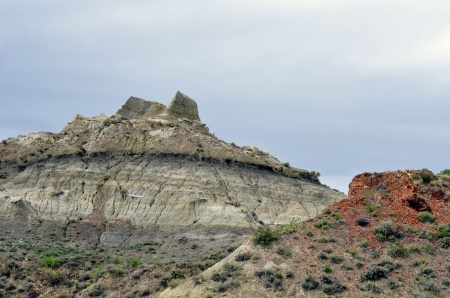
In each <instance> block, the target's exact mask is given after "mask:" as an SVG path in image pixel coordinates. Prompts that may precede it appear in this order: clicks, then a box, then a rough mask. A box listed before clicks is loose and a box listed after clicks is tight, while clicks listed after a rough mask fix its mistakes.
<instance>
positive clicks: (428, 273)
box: [417, 267, 436, 278]
mask: <svg viewBox="0 0 450 298" xmlns="http://www.w3.org/2000/svg"><path fill="white" fill-rule="evenodd" d="M417 275H418V276H425V277H429V278H435V277H436V273H435V272H434V270H433V269H432V268H429V267H422V268H419V270H418V271H417Z"/></svg>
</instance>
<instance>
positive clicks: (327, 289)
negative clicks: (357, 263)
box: [320, 274, 347, 295]
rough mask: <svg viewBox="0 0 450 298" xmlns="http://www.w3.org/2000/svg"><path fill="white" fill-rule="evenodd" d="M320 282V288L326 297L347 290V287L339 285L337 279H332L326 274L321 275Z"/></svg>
mask: <svg viewBox="0 0 450 298" xmlns="http://www.w3.org/2000/svg"><path fill="white" fill-rule="evenodd" d="M320 280H321V281H322V283H323V284H324V285H323V286H322V291H323V292H324V293H325V294H327V295H336V294H340V293H342V292H344V291H345V290H346V289H347V287H346V286H344V285H343V284H341V282H340V281H339V280H338V279H336V278H333V277H331V276H330V275H328V274H324V275H322V277H321V278H320Z"/></svg>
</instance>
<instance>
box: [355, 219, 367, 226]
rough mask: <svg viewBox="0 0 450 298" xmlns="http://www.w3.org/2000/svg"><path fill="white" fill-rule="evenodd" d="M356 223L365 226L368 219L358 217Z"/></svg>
mask: <svg viewBox="0 0 450 298" xmlns="http://www.w3.org/2000/svg"><path fill="white" fill-rule="evenodd" d="M356 223H357V224H358V225H359V226H361V227H366V226H368V225H370V220H368V219H367V218H358V219H357V220H356Z"/></svg>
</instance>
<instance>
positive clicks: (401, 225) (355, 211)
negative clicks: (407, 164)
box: [161, 170, 450, 297]
mask: <svg viewBox="0 0 450 298" xmlns="http://www.w3.org/2000/svg"><path fill="white" fill-rule="evenodd" d="M449 174H450V170H445V171H443V172H442V173H440V174H439V175H434V174H433V173H432V172H430V171H428V170H420V171H412V170H409V171H396V172H386V173H364V174H361V175H358V176H356V177H355V178H354V179H353V181H352V183H351V184H350V191H349V196H348V197H347V198H346V199H344V200H341V201H339V202H337V203H335V204H333V205H331V206H329V208H327V209H326V210H324V212H323V213H322V214H320V215H319V216H318V217H316V218H314V219H311V220H309V221H308V222H306V223H300V222H298V223H296V222H292V223H291V224H288V225H284V226H281V227H278V228H277V229H274V230H272V231H270V230H260V233H257V234H255V236H254V238H253V240H254V242H255V241H256V242H257V243H259V244H268V245H267V246H268V247H267V248H263V247H261V245H253V244H251V243H250V242H248V243H247V244H244V245H243V246H241V247H240V248H239V249H237V250H236V251H235V252H233V254H231V255H229V256H228V257H227V258H226V259H224V260H222V261H221V262H220V263H217V264H216V265H215V266H213V267H211V268H209V269H208V270H206V271H205V272H202V273H201V274H200V275H199V276H197V277H195V278H194V279H192V280H187V281H186V282H184V283H183V284H181V285H179V286H177V287H174V288H168V289H167V290H165V291H164V292H163V293H162V295H161V297H327V296H337V297H449V296H450V255H449V253H448V249H449V247H450V225H449V219H450V208H449V205H448V202H449V200H450V175H449ZM275 238H277V239H275ZM262 240H267V241H262Z"/></svg>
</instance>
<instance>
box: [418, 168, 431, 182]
mask: <svg viewBox="0 0 450 298" xmlns="http://www.w3.org/2000/svg"><path fill="white" fill-rule="evenodd" d="M419 176H420V178H422V182H423V183H425V184H428V183H430V182H431V180H433V178H434V174H433V172H431V171H429V170H427V169H423V170H422V171H420V173H419Z"/></svg>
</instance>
